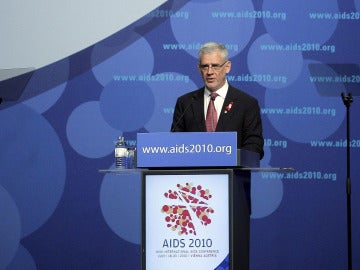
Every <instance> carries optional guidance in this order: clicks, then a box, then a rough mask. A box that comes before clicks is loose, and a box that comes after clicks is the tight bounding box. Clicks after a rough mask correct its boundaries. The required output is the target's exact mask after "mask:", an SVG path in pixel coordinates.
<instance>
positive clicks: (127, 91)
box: [100, 81, 155, 131]
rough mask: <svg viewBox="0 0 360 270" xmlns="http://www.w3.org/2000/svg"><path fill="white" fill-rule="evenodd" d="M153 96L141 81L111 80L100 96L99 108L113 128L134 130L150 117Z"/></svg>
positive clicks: (153, 101) (153, 103)
mask: <svg viewBox="0 0 360 270" xmlns="http://www.w3.org/2000/svg"><path fill="white" fill-rule="evenodd" d="M154 107H155V98H154V94H153V93H152V91H151V89H150V87H149V86H148V85H147V84H146V83H145V82H143V81H135V82H128V81H112V82H110V83H109V84H108V85H106V87H105V88H104V90H103V92H102V94H101V97H100V110H101V113H102V115H103V117H104V119H105V121H106V122H107V123H108V124H109V125H110V126H112V127H113V128H115V129H118V130H121V131H134V130H138V129H140V128H141V127H143V126H144V125H145V124H146V123H147V122H148V121H149V119H150V118H151V116H152V114H153V112H154Z"/></svg>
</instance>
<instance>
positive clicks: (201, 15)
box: [165, 0, 255, 58]
mask: <svg viewBox="0 0 360 270" xmlns="http://www.w3.org/2000/svg"><path fill="white" fill-rule="evenodd" d="M253 11H254V6H253V4H252V2H251V1H250V0H243V1H238V0H221V1H201V2H199V1H196V2H194V1H189V2H188V3H187V4H186V5H184V6H183V7H182V8H181V9H180V10H179V11H178V12H179V13H180V14H189V16H188V17H186V16H179V17H177V16H174V17H171V28H172V32H173V34H174V36H175V38H176V40H177V42H178V43H179V44H177V46H175V45H173V47H172V48H169V49H175V50H176V49H181V50H185V51H186V52H187V53H189V54H190V55H192V56H194V57H195V58H197V54H198V50H199V48H200V46H201V45H202V44H203V43H205V42H209V41H217V42H220V43H223V44H224V45H225V46H226V47H227V48H228V50H229V57H230V58H231V57H233V56H235V55H238V54H239V53H241V51H242V50H243V49H244V48H245V47H246V45H247V44H248V43H249V40H250V38H251V36H252V35H253V33H254V29H255V18H252V17H249V16H247V15H246V14H249V13H252V12H253ZM209 29H211V30H210V31H209ZM165 49H166V48H165Z"/></svg>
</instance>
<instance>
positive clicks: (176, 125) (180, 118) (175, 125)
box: [170, 94, 196, 132]
mask: <svg viewBox="0 0 360 270" xmlns="http://www.w3.org/2000/svg"><path fill="white" fill-rule="evenodd" d="M195 100H196V95H195V94H194V95H193V96H192V97H191V102H190V103H189V105H187V106H186V108H185V110H184V111H183V113H182V114H181V115H180V117H179V119H178V120H177V121H176V123H175V124H174V125H173V126H172V128H171V130H170V132H174V131H175V130H176V128H177V127H178V125H179V123H180V121H181V120H182V119H183V118H184V116H185V113H186V112H187V111H188V110H189V108H190V106H191V105H192V104H193V103H194V101H195Z"/></svg>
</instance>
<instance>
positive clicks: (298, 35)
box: [262, 0, 339, 45]
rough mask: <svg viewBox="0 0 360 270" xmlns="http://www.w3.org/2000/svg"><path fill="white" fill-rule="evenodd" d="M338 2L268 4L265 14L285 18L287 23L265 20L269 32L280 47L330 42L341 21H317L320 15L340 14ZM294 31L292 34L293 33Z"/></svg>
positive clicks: (268, 1)
mask: <svg viewBox="0 0 360 270" xmlns="http://www.w3.org/2000/svg"><path fill="white" fill-rule="evenodd" d="M337 2H338V1H337V0H328V1H326V4H324V2H323V1H303V0H293V1H287V2H286V1H285V2H283V1H277V0H264V2H263V7H262V10H263V12H267V11H269V12H270V14H272V15H274V14H285V19H284V20H282V19H274V16H271V17H269V18H264V20H263V21H264V24H265V27H266V29H267V32H268V33H269V34H270V35H271V36H272V37H273V38H274V39H275V40H276V41H277V42H278V43H280V44H285V43H297V44H298V45H302V44H303V43H319V44H323V43H324V42H326V41H327V40H328V39H329V38H330V37H331V35H332V34H333V33H334V31H335V29H336V26H337V23H338V21H337V20H324V19H319V18H316V12H322V13H324V12H328V13H330V14H331V13H337V12H338V11H339V8H338V3H337ZM289 29H291V30H289Z"/></svg>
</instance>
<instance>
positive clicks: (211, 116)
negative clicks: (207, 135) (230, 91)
mask: <svg viewBox="0 0 360 270" xmlns="http://www.w3.org/2000/svg"><path fill="white" fill-rule="evenodd" d="M217 96H218V94H216V93H211V94H210V102H209V106H208V109H207V113H206V120H205V124H206V131H208V132H213V131H215V129H216V125H217V112H216V109H215V106H214V101H215V98H216V97H217Z"/></svg>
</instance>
